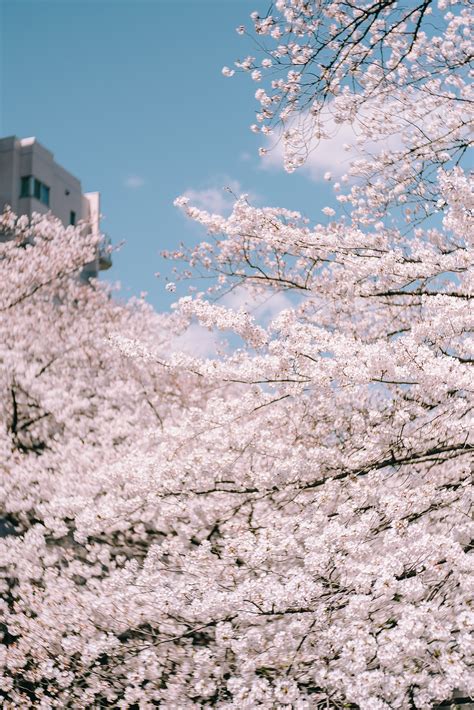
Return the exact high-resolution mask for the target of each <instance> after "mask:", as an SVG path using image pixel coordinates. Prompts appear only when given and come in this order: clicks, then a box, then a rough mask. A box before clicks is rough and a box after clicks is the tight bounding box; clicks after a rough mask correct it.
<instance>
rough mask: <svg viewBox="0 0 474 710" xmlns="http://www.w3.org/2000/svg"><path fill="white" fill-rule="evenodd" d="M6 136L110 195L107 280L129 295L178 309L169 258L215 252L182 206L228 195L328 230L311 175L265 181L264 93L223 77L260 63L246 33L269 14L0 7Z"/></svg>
mask: <svg viewBox="0 0 474 710" xmlns="http://www.w3.org/2000/svg"><path fill="white" fill-rule="evenodd" d="M0 7H1V17H0V27H1V30H0V31H1V37H0V43H1V51H2V62H1V85H0V91H1V95H0V135H2V136H6V135H12V134H16V135H17V136H19V137H26V136H32V135H34V136H36V137H37V138H38V139H39V140H40V142H42V143H43V144H44V145H45V146H46V147H47V148H49V149H50V150H52V151H53V152H54V154H55V158H56V160H57V161H58V162H59V163H61V164H62V165H64V167H65V168H66V169H68V170H69V171H70V172H72V173H73V174H74V175H76V176H77V177H79V178H80V179H81V181H82V185H83V189H84V190H85V191H88V190H99V191H100V192H101V194H102V212H103V214H104V221H103V223H102V226H103V229H104V231H106V232H108V233H109V234H110V236H111V237H112V240H113V241H114V242H115V243H118V242H120V241H122V240H125V245H124V247H123V248H122V249H121V251H120V252H119V253H117V254H115V255H114V266H113V268H112V269H111V270H110V271H109V272H107V274H106V277H107V278H108V279H111V280H119V281H120V282H121V284H122V288H123V293H124V295H127V294H128V295H131V294H138V293H140V292H141V291H147V292H148V299H149V300H150V301H151V302H152V303H153V304H154V305H155V306H156V307H158V308H160V309H163V308H167V307H168V305H169V304H170V302H171V301H172V300H174V299H175V298H176V294H175V295H174V296H173V297H172V296H171V295H170V294H168V293H167V292H166V291H165V290H164V284H165V282H164V280H161V281H160V280H157V279H156V277H155V276H154V274H155V272H160V273H161V274H163V275H164V276H165V275H167V274H168V275H169V274H170V268H171V265H170V264H169V263H168V262H166V261H164V260H163V259H162V258H161V257H160V251H161V250H162V249H172V248H174V247H175V246H177V245H178V244H179V242H181V241H184V242H185V243H188V244H191V243H194V242H195V241H196V240H197V239H199V238H200V237H201V238H204V234H203V232H202V231H200V230H199V229H198V228H197V226H196V225H193V224H191V223H189V222H188V221H187V220H185V218H184V217H183V216H182V214H181V213H180V212H179V211H178V210H177V209H176V208H175V207H173V200H174V198H175V197H177V196H178V195H180V194H182V193H184V192H186V191H190V190H192V191H193V193H194V194H195V195H196V196H197V198H198V199H199V198H200V199H201V200H203V201H204V203H205V202H206V201H208V202H209V201H210V202H219V200H221V199H222V198H224V197H225V195H226V193H225V192H224V191H223V188H224V187H225V186H227V185H231V186H234V187H235V188H236V189H239V187H240V188H241V189H242V191H244V192H250V193H251V194H252V195H255V200H256V201H257V202H258V203H259V204H269V205H278V206H284V207H288V208H291V209H299V210H301V211H303V213H304V214H306V215H307V216H308V217H310V219H311V220H314V221H317V220H319V219H320V218H321V212H320V210H321V207H322V206H323V205H324V204H328V201H329V200H331V198H330V188H329V186H327V185H326V184H325V183H324V182H322V181H320V180H318V181H312V180H310V179H308V177H307V176H305V175H304V174H302V173H298V174H294V175H286V174H285V173H284V172H283V170H281V169H278V168H277V167H273V168H272V169H268V168H266V169H263V167H262V164H261V161H260V159H259V158H258V156H257V148H258V145H259V144H260V139H259V138H258V137H256V136H255V135H254V134H252V133H251V132H250V130H249V125H250V124H251V123H253V122H254V120H255V110H256V109H257V102H256V101H255V99H254V92H255V89H256V88H257V87H256V85H255V84H253V82H251V81H250V79H249V78H248V77H247V76H235V77H233V78H232V79H226V78H224V77H223V76H222V74H221V68H222V66H223V65H230V66H232V63H233V62H234V61H235V60H237V59H239V58H240V59H241V58H243V57H244V56H246V55H247V54H252V52H253V53H254V54H255V52H254V51H253V47H252V44H251V41H250V40H249V39H248V38H246V37H240V36H239V35H238V34H237V33H236V31H235V28H236V27H237V26H238V25H240V24H247V25H248V24H249V15H250V13H251V12H252V10H255V9H258V10H261V11H264V10H265V8H266V0H252V1H251V2H248V1H247V0H55V1H51V0H3V1H2V0H0Z"/></svg>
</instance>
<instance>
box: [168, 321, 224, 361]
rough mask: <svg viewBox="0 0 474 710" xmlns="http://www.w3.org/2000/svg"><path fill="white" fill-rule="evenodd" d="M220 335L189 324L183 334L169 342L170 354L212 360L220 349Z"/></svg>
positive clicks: (194, 324) (196, 324)
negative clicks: (178, 353) (182, 353)
mask: <svg viewBox="0 0 474 710" xmlns="http://www.w3.org/2000/svg"><path fill="white" fill-rule="evenodd" d="M221 343H222V333H218V332H216V331H214V330H208V329H207V328H204V327H203V326H202V325H199V323H191V325H189V326H188V327H187V328H186V330H185V331H184V333H182V334H181V335H178V336H177V337H176V338H174V339H173V340H171V342H170V350H171V351H172V352H184V353H186V354H187V355H194V356H195V357H202V358H212V357H215V356H216V354H217V352H218V351H219V350H220V349H221V347H222V346H221Z"/></svg>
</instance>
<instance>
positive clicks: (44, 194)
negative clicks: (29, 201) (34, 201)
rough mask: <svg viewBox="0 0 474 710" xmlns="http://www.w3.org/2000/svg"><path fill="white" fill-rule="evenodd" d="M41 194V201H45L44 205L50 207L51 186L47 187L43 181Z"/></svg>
mask: <svg viewBox="0 0 474 710" xmlns="http://www.w3.org/2000/svg"><path fill="white" fill-rule="evenodd" d="M40 195H41V196H40V201H41V202H42V203H43V205H46V206H47V207H49V187H47V186H46V185H44V184H43V183H41V191H40Z"/></svg>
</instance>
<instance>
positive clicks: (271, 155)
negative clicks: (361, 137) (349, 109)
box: [262, 124, 357, 180]
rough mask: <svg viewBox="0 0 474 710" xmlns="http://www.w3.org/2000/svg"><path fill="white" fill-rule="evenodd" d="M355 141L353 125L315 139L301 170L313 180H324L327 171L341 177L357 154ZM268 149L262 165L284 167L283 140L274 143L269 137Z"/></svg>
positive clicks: (340, 127)
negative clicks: (346, 147) (346, 146)
mask: <svg viewBox="0 0 474 710" xmlns="http://www.w3.org/2000/svg"><path fill="white" fill-rule="evenodd" d="M335 128H336V127H335ZM355 141H356V134H355V132H354V129H353V127H352V126H350V125H347V124H346V125H342V126H338V127H337V130H336V132H335V133H334V135H333V136H332V137H331V138H325V139H321V140H319V142H316V141H315V142H314V145H311V146H309V154H308V158H307V160H306V163H305V164H304V166H303V167H302V168H300V170H302V171H304V172H305V173H307V174H308V175H309V177H310V178H311V179H312V180H323V179H324V173H325V172H327V171H330V172H331V173H332V175H333V176H334V177H335V178H338V177H341V176H342V175H344V174H345V173H347V171H348V170H349V166H350V162H351V160H354V158H355V157H356V156H357V151H356V148H355V147H354V143H355ZM344 145H351V149H350V150H346V149H345V148H344ZM267 151H268V152H267V153H265V154H264V155H263V156H262V166H263V167H264V168H267V169H280V170H281V169H283V160H284V144H283V140H279V141H278V143H276V144H274V143H273V142H272V141H271V139H270V138H268V146H267Z"/></svg>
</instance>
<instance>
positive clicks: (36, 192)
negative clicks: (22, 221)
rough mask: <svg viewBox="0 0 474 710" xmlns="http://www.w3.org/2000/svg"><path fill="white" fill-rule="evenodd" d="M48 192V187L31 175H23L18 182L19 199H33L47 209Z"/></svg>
mask: <svg viewBox="0 0 474 710" xmlns="http://www.w3.org/2000/svg"><path fill="white" fill-rule="evenodd" d="M49 192H50V190H49V187H48V186H47V185H45V184H44V182H41V180H38V179H37V178H34V177H33V176H32V175H25V177H22V178H21V180H20V197H35V198H36V199H37V200H39V201H40V202H42V203H43V205H46V207H49Z"/></svg>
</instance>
